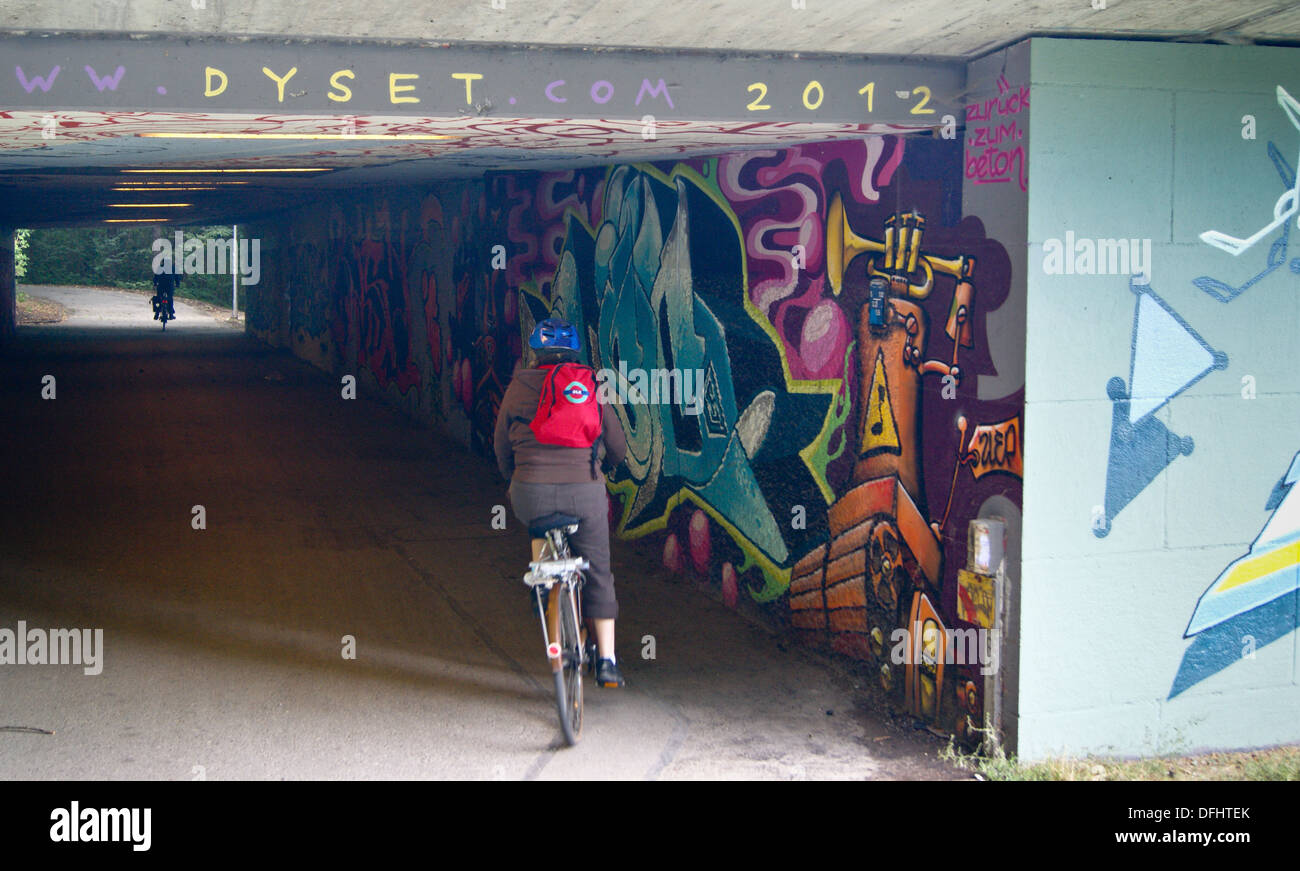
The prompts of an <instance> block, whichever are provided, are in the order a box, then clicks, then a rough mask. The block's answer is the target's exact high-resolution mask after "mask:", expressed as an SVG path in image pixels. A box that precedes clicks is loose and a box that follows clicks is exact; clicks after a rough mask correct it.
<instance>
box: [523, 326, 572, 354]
mask: <svg viewBox="0 0 1300 871" xmlns="http://www.w3.org/2000/svg"><path fill="white" fill-rule="evenodd" d="M528 346H529V347H530V348H533V349H534V350H537V351H549V350H567V351H579V350H581V349H582V345H581V343H580V342H579V341H578V331H577V330H575V329H574V328H573V324H571V323H569V322H568V321H565V320H561V319H560V318H547V319H546V320H544V321H542V322H541V323H539V324H538V325H537V326H536V327H534V328H533V334H532V335H531V336H529V337H528Z"/></svg>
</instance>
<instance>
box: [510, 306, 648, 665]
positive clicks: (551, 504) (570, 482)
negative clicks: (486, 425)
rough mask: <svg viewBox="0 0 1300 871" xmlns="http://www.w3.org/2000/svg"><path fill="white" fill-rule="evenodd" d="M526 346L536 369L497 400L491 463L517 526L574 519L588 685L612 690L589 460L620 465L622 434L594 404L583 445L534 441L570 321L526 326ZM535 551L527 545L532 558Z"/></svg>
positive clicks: (602, 498) (604, 512)
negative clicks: (589, 640)
mask: <svg viewBox="0 0 1300 871" xmlns="http://www.w3.org/2000/svg"><path fill="white" fill-rule="evenodd" d="M528 345H529V347H531V348H532V349H533V350H534V351H535V352H536V367H535V368H531V369H528V368H518V369H516V370H515V373H514V375H513V377H512V378H511V379H510V386H509V387H507V388H506V393H505V396H504V397H502V399H501V410H500V413H499V414H498V415H497V422H496V438H495V445H494V446H495V449H496V458H497V467H498V468H499V469H500V470H501V474H502V476H503V477H504V478H505V479H506V480H507V481H509V482H510V504H511V507H513V508H514V512H515V516H516V517H517V518H519V520H520V521H521V522H522V523H524V524H525V525H527V524H529V523H531V522H532V521H533V520H535V519H537V518H539V517H544V516H545V515H547V514H551V513H553V512H562V513H564V514H571V515H574V516H576V517H580V518H582V523H581V525H580V526H579V527H578V531H577V532H576V533H574V534H573V535H572V536H571V537H570V539H569V541H570V543H571V544H572V545H573V550H574V551H575V552H576V553H577V554H578V555H580V556H582V557H584V558H586V559H587V561H588V562H590V563H591V569H590V571H588V573H587V581H586V583H585V584H584V585H583V588H582V612H583V615H584V616H585V617H586V618H587V619H588V620H590V621H592V623H593V624H594V628H595V636H596V647H597V651H598V656H597V662H596V683H597V684H598V685H599V686H602V687H620V686H623V675H622V673H621V672H620V671H619V668H618V658H617V657H616V656H615V654H614V620H615V619H616V618H617V617H618V600H617V599H616V598H615V596H614V574H613V572H612V571H611V570H610V565H609V501H608V496H607V495H606V492H605V481H604V478H603V477H602V476H600V475H598V474H597V473H596V464H597V461H599V462H600V465H601V467H602V468H603V469H604V470H605V471H606V472H608V471H611V470H612V469H613V468H614V467H616V466H617V465H618V464H619V463H621V462H622V461H623V457H624V456H626V454H627V438H626V436H625V435H624V434H623V428H622V427H621V426H620V425H619V422H618V417H617V415H615V414H614V411H613V409H612V408H610V407H609V406H608V405H599V406H598V408H599V412H600V421H601V427H602V428H601V431H600V436H599V437H597V438H596V441H595V443H594V444H593V445H592V446H591V447H590V448H586V447H566V446H564V445H557V444H547V443H543V442H541V441H539V440H538V439H537V437H536V435H535V434H534V432H533V429H532V428H531V426H530V424H531V422H532V421H533V419H534V418H535V417H537V416H538V413H539V409H538V403H539V401H540V400H541V395H542V386H543V382H544V381H545V379H546V377H547V375H549V374H550V372H551V370H552V368H554V367H556V366H559V365H562V364H565V363H575V362H578V360H579V351H580V350H581V342H580V340H579V337H578V332H577V330H575V329H574V328H573V326H572V325H571V324H569V323H568V322H566V321H563V320H560V319H559V318H547V319H546V320H544V321H542V322H541V323H539V324H538V325H537V327H536V329H534V330H533V333H532V335H531V336H530V337H529V339H528ZM543 367H546V368H543ZM565 390H566V391H568V388H565ZM565 395H566V397H567V396H569V394H568V393H567V392H566V394H565ZM570 401H577V400H574V399H570ZM601 448H603V458H602V457H601V454H600V449H601ZM536 553H537V552H536V550H534V557H535V556H536Z"/></svg>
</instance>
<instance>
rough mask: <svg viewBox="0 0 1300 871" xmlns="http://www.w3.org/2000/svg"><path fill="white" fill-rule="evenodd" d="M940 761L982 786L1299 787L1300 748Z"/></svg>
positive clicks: (947, 757)
mask: <svg viewBox="0 0 1300 871" xmlns="http://www.w3.org/2000/svg"><path fill="white" fill-rule="evenodd" d="M939 756H940V758H941V759H943V760H944V761H946V762H948V763H950V764H952V765H955V766H957V767H958V768H960V769H962V770H963V771H969V772H971V773H972V774H975V775H976V776H978V777H979V778H980V779H981V780H1284V781H1300V745H1292V746H1288V747H1275V748H1273V749H1271V750H1248V751H1243V752H1239V753H1206V754H1199V755H1193V756H1152V757H1147V758H1143V759H1112V758H1107V757H1085V758H1081V759H1047V760H1043V761H1041V762H1034V763H1029V764H1024V763H1021V762H1020V761H1019V760H1017V759H1016V758H1015V757H1014V756H1007V755H1006V754H1005V753H1004V752H1003V751H1002V750H1001V748H997V749H996V750H995V751H993V752H992V753H988V754H982V755H981V754H969V753H965V752H963V751H962V750H960V749H958V748H956V747H954V746H953V744H952V743H951V742H950V743H949V745H948V746H947V747H946V748H944V749H943V750H942V751H940V754H939Z"/></svg>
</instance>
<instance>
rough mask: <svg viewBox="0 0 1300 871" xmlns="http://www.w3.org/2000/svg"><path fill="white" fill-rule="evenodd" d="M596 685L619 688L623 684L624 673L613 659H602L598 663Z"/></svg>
mask: <svg viewBox="0 0 1300 871" xmlns="http://www.w3.org/2000/svg"><path fill="white" fill-rule="evenodd" d="M596 686H598V687H604V688H606V689H617V688H618V687H621V686H623V673H622V672H621V671H619V670H618V664H617V663H615V662H614V660H612V659H602V660H600V661H599V662H597V663H596Z"/></svg>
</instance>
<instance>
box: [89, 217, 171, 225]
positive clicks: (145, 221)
mask: <svg viewBox="0 0 1300 871" xmlns="http://www.w3.org/2000/svg"><path fill="white" fill-rule="evenodd" d="M104 223H105V224H166V223H167V219H166V218H105V219H104Z"/></svg>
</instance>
